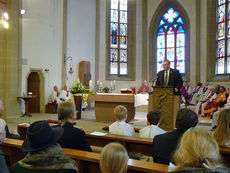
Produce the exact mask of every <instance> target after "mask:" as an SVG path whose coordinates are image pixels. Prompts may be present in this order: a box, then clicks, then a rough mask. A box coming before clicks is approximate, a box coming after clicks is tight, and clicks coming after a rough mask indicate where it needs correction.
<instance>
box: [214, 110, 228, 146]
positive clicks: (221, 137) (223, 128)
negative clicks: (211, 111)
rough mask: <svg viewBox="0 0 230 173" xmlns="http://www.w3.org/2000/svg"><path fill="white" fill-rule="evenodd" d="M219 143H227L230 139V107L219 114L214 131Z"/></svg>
mask: <svg viewBox="0 0 230 173" xmlns="http://www.w3.org/2000/svg"><path fill="white" fill-rule="evenodd" d="M213 136H214V138H215V139H216V141H217V143H218V144H219V145H225V144H226V143H227V142H229V141H230V109H224V110H222V111H221V112H220V114H219V121H218V125H217V128H216V130H215V131H214V133H213Z"/></svg>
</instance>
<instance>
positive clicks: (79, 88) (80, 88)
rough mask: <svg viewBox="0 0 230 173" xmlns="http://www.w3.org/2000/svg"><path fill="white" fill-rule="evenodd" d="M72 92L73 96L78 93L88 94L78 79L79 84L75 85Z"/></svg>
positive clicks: (71, 89)
mask: <svg viewBox="0 0 230 173" xmlns="http://www.w3.org/2000/svg"><path fill="white" fill-rule="evenodd" d="M70 92H71V93H72V94H77V93H87V91H86V89H85V87H84V85H83V84H82V83H81V82H80V79H79V78H78V79H77V82H75V83H74V84H73V86H72V87H71V88H70Z"/></svg>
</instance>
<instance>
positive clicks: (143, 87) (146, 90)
mask: <svg viewBox="0 0 230 173" xmlns="http://www.w3.org/2000/svg"><path fill="white" fill-rule="evenodd" d="M150 92H151V87H150V86H149V84H148V82H147V80H144V82H143V84H142V85H141V87H140V88H139V90H138V92H137V93H139V94H148V93H150Z"/></svg>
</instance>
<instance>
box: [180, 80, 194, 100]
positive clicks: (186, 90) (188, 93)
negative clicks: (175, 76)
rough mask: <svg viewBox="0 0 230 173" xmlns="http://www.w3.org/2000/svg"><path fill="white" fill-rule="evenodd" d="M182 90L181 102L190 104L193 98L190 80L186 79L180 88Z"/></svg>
mask: <svg viewBox="0 0 230 173" xmlns="http://www.w3.org/2000/svg"><path fill="white" fill-rule="evenodd" d="M180 92H181V102H182V103H186V104H188V103H189V101H190V100H191V99H192V88H191V87H190V86H189V84H188V82H187V81H185V82H184V84H183V86H182V87H181V89H180Z"/></svg>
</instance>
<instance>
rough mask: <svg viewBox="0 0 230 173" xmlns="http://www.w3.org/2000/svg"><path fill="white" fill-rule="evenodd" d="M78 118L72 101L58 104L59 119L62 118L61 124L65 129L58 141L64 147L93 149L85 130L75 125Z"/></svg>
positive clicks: (84, 149)
mask: <svg viewBox="0 0 230 173" xmlns="http://www.w3.org/2000/svg"><path fill="white" fill-rule="evenodd" d="M76 118H77V115H76V109H75V105H74V104H73V103H72V102H65V103H61V104H60V105H59V106H58V119H59V120H61V126H62V127H63V129H64V133H63V135H62V136H61V138H60V139H59V140H58V143H59V144H60V145H61V147H63V148H72V149H76V150H83V151H92V149H91V148H90V146H89V143H88V141H87V139H86V136H85V132H84V131H83V130H80V129H78V128H75V127H74V126H73V122H74V121H75V120H76Z"/></svg>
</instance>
